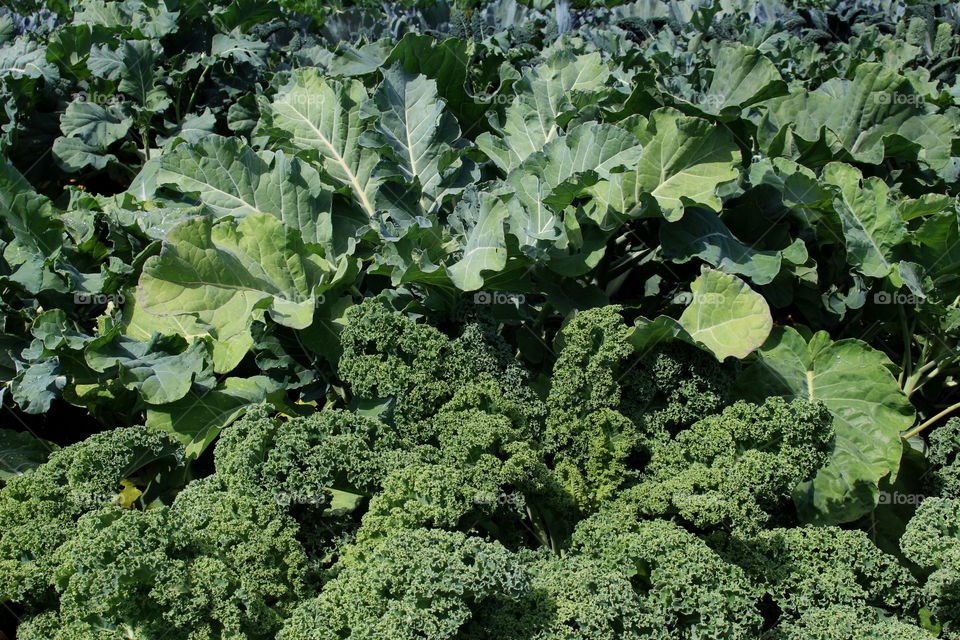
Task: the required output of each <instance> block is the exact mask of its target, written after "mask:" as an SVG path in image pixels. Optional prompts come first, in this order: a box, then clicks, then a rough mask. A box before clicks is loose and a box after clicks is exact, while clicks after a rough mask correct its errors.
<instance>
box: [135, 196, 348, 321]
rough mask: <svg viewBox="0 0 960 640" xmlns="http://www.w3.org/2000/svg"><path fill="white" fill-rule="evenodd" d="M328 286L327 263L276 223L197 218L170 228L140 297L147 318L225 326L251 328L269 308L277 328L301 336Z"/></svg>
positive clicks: (148, 267)
mask: <svg viewBox="0 0 960 640" xmlns="http://www.w3.org/2000/svg"><path fill="white" fill-rule="evenodd" d="M330 280H331V273H330V266H329V264H328V263H327V262H326V261H325V260H324V259H323V258H321V257H319V256H317V255H315V254H312V253H310V252H309V251H308V250H307V249H306V247H305V246H304V244H303V241H302V240H301V239H300V234H299V233H297V232H296V231H295V230H293V229H290V228H287V227H284V226H283V224H282V223H281V222H280V221H279V220H277V219H276V218H275V217H273V216H270V215H266V214H258V213H251V214H249V215H247V216H246V217H244V218H242V219H240V220H239V221H233V220H225V221H221V222H219V223H215V222H214V221H213V220H211V219H210V218H197V219H194V220H189V221H187V222H185V223H183V224H181V225H179V226H177V227H175V228H174V229H173V230H172V231H171V232H170V233H169V234H168V235H167V239H166V240H164V243H163V250H162V251H161V253H160V255H159V256H154V257H152V258H150V259H148V260H147V262H146V263H145V264H144V266H143V275H142V276H141V277H140V285H139V287H138V292H137V296H138V298H139V301H140V304H141V305H142V306H143V308H144V310H145V311H147V312H149V313H155V314H160V315H180V314H186V313H198V312H199V313H206V314H213V313H216V312H221V313H225V314H227V315H226V317H222V318H221V319H220V322H222V324H230V323H236V322H242V323H243V324H244V325H245V326H249V322H251V321H252V319H253V315H254V312H255V311H256V310H258V309H266V310H267V311H268V312H269V314H270V317H271V318H272V319H273V320H274V322H278V323H280V324H282V325H284V326H287V327H291V328H294V329H302V328H304V327H307V326H309V325H310V323H311V322H312V321H313V309H314V307H315V306H316V303H317V295H319V293H320V291H321V290H322V289H324V288H325V287H327V286H329V282H330ZM230 316H233V317H230ZM210 320H211V321H216V319H215V318H213V317H210Z"/></svg>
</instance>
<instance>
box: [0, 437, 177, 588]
mask: <svg viewBox="0 0 960 640" xmlns="http://www.w3.org/2000/svg"><path fill="white" fill-rule="evenodd" d="M182 471H183V449H182V447H181V446H180V445H179V444H178V443H177V442H175V441H174V440H173V439H171V438H170V437H169V436H167V435H166V434H163V433H158V432H153V431H149V430H147V429H146V428H145V427H130V428H123V429H113V430H110V431H104V432H103V433H98V434H94V435H92V436H90V437H89V438H87V439H86V440H84V441H82V442H79V443H77V444H74V445H71V446H69V447H64V448H63V449H60V450H58V451H55V452H54V453H53V454H51V455H50V458H49V459H48V461H47V462H46V463H44V464H43V465H41V466H39V467H38V468H37V469H36V470H34V471H33V472H32V473H29V474H26V475H22V476H18V477H14V478H12V479H11V480H10V481H9V482H8V483H7V484H6V486H4V488H3V490H2V491H0V522H2V523H3V524H2V526H0V599H9V600H16V601H24V600H31V599H35V598H46V597H48V596H49V593H48V591H49V588H50V586H51V585H52V584H53V575H52V571H53V569H54V560H53V554H54V551H55V550H56V549H57V548H58V547H60V546H61V545H62V544H64V543H65V542H67V541H68V540H69V539H70V538H71V537H72V536H73V535H75V532H76V521H77V519H78V518H80V516H82V515H83V514H84V513H88V512H90V511H94V510H96V509H98V508H100V507H102V506H104V505H106V504H113V503H119V502H120V501H121V499H122V496H121V492H122V491H123V486H121V481H124V480H126V481H129V482H133V485H135V486H137V488H138V491H139V490H142V492H143V493H144V495H145V496H147V497H155V496H156V495H158V494H159V493H161V492H162V487H163V485H164V482H163V480H164V476H167V477H168V478H172V477H173V476H176V475H177V473H178V472H182Z"/></svg>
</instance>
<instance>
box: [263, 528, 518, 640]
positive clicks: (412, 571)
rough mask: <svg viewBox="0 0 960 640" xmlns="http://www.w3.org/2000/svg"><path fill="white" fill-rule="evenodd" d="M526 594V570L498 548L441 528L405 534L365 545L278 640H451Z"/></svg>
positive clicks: (301, 609) (302, 607) (299, 611)
mask: <svg viewBox="0 0 960 640" xmlns="http://www.w3.org/2000/svg"><path fill="white" fill-rule="evenodd" d="M527 588H528V577H527V575H526V572H525V571H524V569H523V566H522V565H521V563H520V562H519V561H518V560H517V559H516V558H515V556H514V555H513V554H512V553H510V552H509V551H508V550H507V549H505V548H504V547H503V546H501V545H500V544H498V543H496V542H485V541H484V540H481V539H480V538H476V537H470V536H466V535H464V534H462V533H457V532H448V531H441V530H437V529H419V530H415V531H399V532H397V533H395V534H394V535H391V536H388V537H387V538H384V539H382V540H379V541H377V542H376V543H375V544H366V545H359V546H357V547H355V548H354V549H353V550H352V551H351V553H350V554H349V555H348V556H347V557H346V558H345V559H344V560H343V569H342V572H341V573H340V575H338V576H337V577H336V578H335V579H334V580H332V581H331V582H329V583H328V584H327V586H326V587H325V588H324V590H323V592H322V593H321V594H320V596H319V597H317V598H315V599H312V600H307V601H306V602H304V603H303V604H301V605H300V607H299V608H298V609H297V610H296V611H295V612H294V614H293V615H292V616H291V617H290V619H289V620H288V621H287V622H286V624H285V625H284V628H283V630H282V631H281V632H280V634H279V635H278V636H277V640H345V639H352V640H367V639H369V638H390V639H391V640H407V639H409V640H447V639H453V638H459V637H461V636H460V633H461V631H463V630H464V628H465V627H468V626H469V625H470V623H471V621H472V619H473V617H474V612H475V611H487V610H488V605H489V604H490V602H492V601H495V600H497V599H507V600H514V599H519V598H520V597H521V596H522V595H523V594H524V593H525V592H526V590H527Z"/></svg>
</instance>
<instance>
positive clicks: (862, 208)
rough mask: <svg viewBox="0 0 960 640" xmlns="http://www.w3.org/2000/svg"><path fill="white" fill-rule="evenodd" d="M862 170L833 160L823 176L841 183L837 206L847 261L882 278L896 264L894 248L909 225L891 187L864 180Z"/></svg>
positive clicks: (877, 180) (879, 181)
mask: <svg viewBox="0 0 960 640" xmlns="http://www.w3.org/2000/svg"><path fill="white" fill-rule="evenodd" d="M861 179H862V176H861V174H860V172H859V171H858V170H857V169H855V168H854V167H851V166H850V165H847V164H842V163H839V162H834V163H831V164H828V165H827V166H826V167H824V169H823V180H824V181H825V182H827V183H829V184H833V185H836V186H837V187H839V194H838V196H837V197H835V198H834V207H835V209H836V211H837V214H838V215H839V216H840V221H841V223H842V224H843V236H844V239H845V240H846V247H847V262H848V263H849V264H850V265H851V266H852V267H854V268H855V269H857V270H858V271H860V273H862V274H863V275H866V276H872V277H874V278H882V277H885V276H886V275H887V274H889V273H890V271H891V269H892V268H893V266H894V264H893V263H894V258H893V248H894V247H895V246H896V245H898V244H899V243H900V242H901V241H903V239H904V237H905V236H906V232H907V229H906V226H905V225H904V223H903V221H902V220H901V219H900V214H899V213H898V212H897V207H896V205H895V204H894V203H893V202H891V201H890V199H889V197H888V193H889V188H888V187H887V185H886V184H884V183H883V181H882V180H880V179H879V178H867V179H865V180H863V181H862V185H861Z"/></svg>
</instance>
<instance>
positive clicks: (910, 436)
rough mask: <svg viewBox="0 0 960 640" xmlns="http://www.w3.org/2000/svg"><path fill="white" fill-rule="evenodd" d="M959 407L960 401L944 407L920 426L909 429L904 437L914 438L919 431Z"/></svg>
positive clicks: (905, 438)
mask: <svg viewBox="0 0 960 640" xmlns="http://www.w3.org/2000/svg"><path fill="white" fill-rule="evenodd" d="M957 409H960V402H957V403H954V404H952V405H950V406H949V407H947V408H946V409H944V410H943V411H941V412H940V413H938V414H937V415H935V416H933V417H932V418H930V419H929V420H926V421H925V422H923V424H921V425H920V426H917V427H914V428H913V429H911V430H910V431H908V432H907V433H905V434H903V439H904V440H907V439H909V438H912V437H913V436H915V435H917V434H918V433H920V432H921V431H923V430H924V429H926V428H927V427H929V426H930V425H932V424H934V423H935V422H936V421H937V420H939V419H940V418H942V417H944V416H947V415H950V414H951V413H953V412H954V411H956V410H957Z"/></svg>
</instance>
